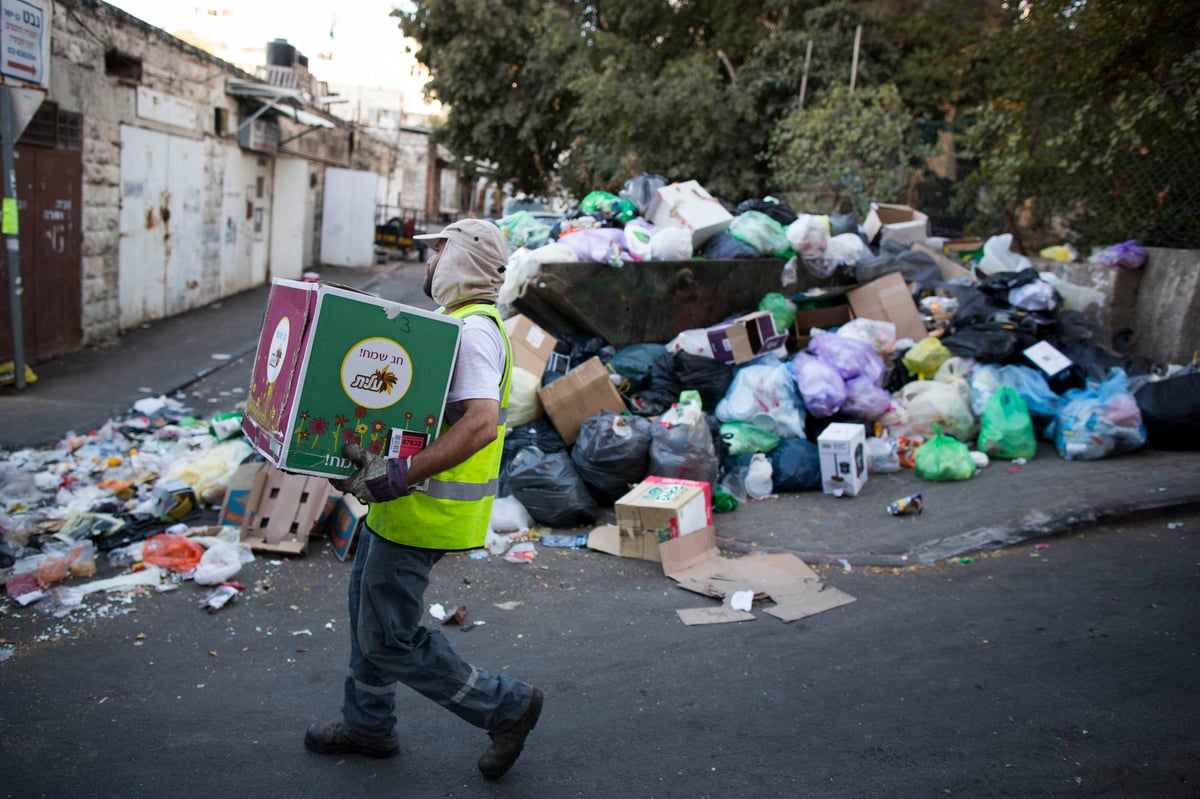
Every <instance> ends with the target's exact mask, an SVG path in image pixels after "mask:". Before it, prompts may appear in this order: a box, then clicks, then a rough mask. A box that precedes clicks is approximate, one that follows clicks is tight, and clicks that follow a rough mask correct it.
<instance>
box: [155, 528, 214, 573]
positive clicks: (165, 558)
mask: <svg viewBox="0 0 1200 799" xmlns="http://www.w3.org/2000/svg"><path fill="white" fill-rule="evenodd" d="M202 557H204V547H202V546H200V545H199V544H197V543H196V542H195V541H193V540H192V539H190V538H188V537H187V536H186V535H180V534H179V533H159V534H158V535H156V536H153V537H151V538H149V539H147V540H146V543H145V544H143V545H142V562H143V563H150V564H152V565H154V566H161V567H162V568H164V569H171V570H172V571H177V572H190V571H193V570H194V569H195V568H196V567H197V566H198V565H200V558H202Z"/></svg>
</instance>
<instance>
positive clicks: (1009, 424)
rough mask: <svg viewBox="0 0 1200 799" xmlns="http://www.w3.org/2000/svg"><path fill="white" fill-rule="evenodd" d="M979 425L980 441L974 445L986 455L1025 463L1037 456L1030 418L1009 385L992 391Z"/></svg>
mask: <svg viewBox="0 0 1200 799" xmlns="http://www.w3.org/2000/svg"><path fill="white" fill-rule="evenodd" d="M979 423H980V428H979V439H978V440H977V442H976V445H975V446H976V448H977V449H979V450H980V451H982V452H984V453H986V454H987V455H991V456H992V457H994V458H1004V459H1006V460H1015V459H1016V458H1025V459H1026V460H1028V459H1029V458H1032V457H1033V456H1034V455H1035V454H1037V436H1036V435H1035V434H1034V432H1033V418H1032V417H1031V416H1030V415H1029V408H1028V407H1027V406H1026V405H1025V400H1023V399H1021V395H1020V394H1018V393H1017V390H1016V389H1015V388H1013V387H1012V386H1001V387H1000V388H998V389H996V390H995V391H993V392H992V396H991V397H989V398H988V401H987V405H986V406H984V409H983V416H981V417H980V419H979Z"/></svg>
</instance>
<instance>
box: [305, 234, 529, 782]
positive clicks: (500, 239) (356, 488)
mask: <svg viewBox="0 0 1200 799" xmlns="http://www.w3.org/2000/svg"><path fill="white" fill-rule="evenodd" d="M418 238H420V239H422V240H424V241H425V242H426V243H427V245H428V246H429V248H430V256H429V260H428V265H427V267H426V272H425V293H426V294H428V295H429V296H430V297H431V298H433V300H434V301H435V302H437V303H438V304H439V305H441V306H442V308H441V311H442V312H443V313H447V314H449V315H451V316H455V317H458V318H460V319H462V320H463V328H462V335H461V338H460V344H459V351H458V359H457V362H456V364H455V367H454V373H453V375H452V377H451V380H450V390H449V394H448V395H447V399H446V410H445V414H444V415H445V417H446V422H445V426H444V427H443V428H442V431H441V434H440V435H439V436H438V437H437V438H435V439H434V441H433V442H432V443H431V444H430V445H429V446H428V447H426V448H425V449H423V450H421V451H420V452H418V453H416V454H415V455H412V456H411V457H410V458H407V459H399V458H392V459H386V460H385V459H383V458H380V457H378V456H377V455H374V454H372V453H369V452H366V451H365V450H363V449H362V448H361V447H359V446H357V445H355V444H347V445H346V447H345V449H344V451H343V454H344V455H345V456H346V457H347V458H348V459H349V460H350V461H352V462H353V463H354V464H355V465H356V466H358V467H359V468H358V471H357V472H355V473H354V474H352V475H351V476H349V477H348V478H346V479H344V480H334V481H332V482H333V485H334V487H335V488H337V489H338V490H340V491H343V492H345V493H348V494H353V495H354V496H356V497H357V498H358V499H360V500H362V501H363V502H365V503H367V504H368V506H369V510H368V512H367V519H366V529H365V530H364V531H363V533H362V534H361V535H360V537H359V540H358V543H357V552H356V553H355V557H354V567H353V569H352V571H351V573H350V590H349V596H350V670H349V674H348V675H347V677H346V682H345V688H344V698H343V703H342V718H341V720H338V721H329V722H324V723H322V722H317V723H315V724H313V725H311V726H310V727H309V728H308V730H307V732H306V733H305V735H304V745H305V747H307V748H308V749H309V750H311V751H313V752H319V753H321V754H339V755H340V754H346V753H358V754H363V755H369V756H371V757H392V756H394V755H396V754H397V753H398V752H399V751H400V736H399V735H397V733H396V730H395V727H396V702H395V688H396V684H397V683H403V684H404V685H407V686H408V687H409V688H412V689H413V690H415V691H417V692H419V693H421V694H424V695H425V696H427V697H428V698H430V699H432V700H433V701H435V702H437V703H439V704H441V705H442V706H444V707H445V708H446V709H447V710H449V711H450V712H452V713H454V714H456V715H457V716H459V718H462V719H463V720H465V721H467V722H468V723H470V724H474V725H475V726H476V727H479V728H481V729H483V730H486V731H487V733H488V735H489V736H490V738H491V743H490V745H489V746H488V748H487V750H486V751H485V752H484V753H483V755H482V756H481V757H480V758H479V763H478V766H479V770H480V771H481V772H482V773H483V776H484V777H486V778H487V779H489V780H494V779H496V778H498V777H500V776H501V775H503V774H504V773H505V772H507V771H508V770H509V768H511V767H512V765H513V763H515V762H516V760H517V758H518V757H519V756H520V754H521V750H522V748H523V747H524V745H525V739H526V737H527V736H528V735H529V731H530V730H532V729H533V728H534V725H535V724H537V720H538V716H539V715H540V714H541V711H542V692H541V691H540V690H539V689H537V688H534V687H533V686H531V685H529V684H527V683H524V682H521V681H520V680H516V679H513V678H512V677H509V676H507V675H503V674H492V673H490V672H488V671H485V670H484V669H481V668H479V667H477V666H473V665H471V664H469V663H466V662H464V661H463V659H462V658H460V657H459V656H458V655H457V654H456V653H455V652H454V650H453V648H451V646H450V642H449V641H447V640H446V638H445V636H444V635H442V633H441V632H439V631H437V630H430V629H428V628H426V627H423V626H422V625H421V623H420V622H421V616H422V614H423V612H424V599H423V595H424V593H425V588H426V587H427V586H428V585H429V573H430V570H431V569H432V568H433V566H434V564H436V563H437V562H438V561H439V560H441V559H442V557H443V556H444V555H445V554H446V553H447V552H453V551H459V550H467V549H475V548H478V547H480V546H483V543H484V538H485V537H486V535H487V530H488V520H489V518H490V516H491V509H492V500H493V499H494V497H495V493H496V484H497V479H498V477H499V474H500V456H501V454H502V449H503V444H504V424H505V410H506V408H507V407H508V395H509V387H510V384H511V377H512V349H511V346H510V344H509V340H508V336H507V334H506V333H505V330H504V325H503V323H502V320H501V318H500V314H499V312H498V311H497V310H496V304H495V303H496V298H497V297H498V296H499V292H500V287H501V285H502V284H503V277H502V274H501V273H502V272H503V270H504V266H505V263H506V262H507V260H508V246H507V244H506V242H505V240H504V236H503V234H502V233H501V232H500V229H499V228H498V227H496V225H494V224H493V223H491V222H488V221H486V220H479V219H464V220H460V221H458V222H454V223H452V224H450V225H448V226H447V227H446V228H445V229H443V230H442V231H441V232H440V233H432V234H428V235H424V236H420V237H418ZM421 481H427V482H426V483H425V485H422V486H420V489H419V490H418V489H417V488H414V486H417V485H418V484H419V483H421Z"/></svg>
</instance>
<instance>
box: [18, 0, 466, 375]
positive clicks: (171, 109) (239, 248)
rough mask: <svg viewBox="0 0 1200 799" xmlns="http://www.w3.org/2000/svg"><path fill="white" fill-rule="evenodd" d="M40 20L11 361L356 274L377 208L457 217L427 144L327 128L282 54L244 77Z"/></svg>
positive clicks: (92, 4) (25, 145)
mask: <svg viewBox="0 0 1200 799" xmlns="http://www.w3.org/2000/svg"><path fill="white" fill-rule="evenodd" d="M47 5H48V6H49V7H50V9H51V13H50V14H49V17H50V19H51V25H50V57H49V79H48V82H47V83H46V86H45V97H44V100H43V101H42V103H41V105H40V107H39V108H38V110H37V112H36V114H35V115H34V116H33V118H32V119H31V120H30V122H29V124H28V126H27V127H26V128H25V130H24V132H23V133H22V135H21V136H20V137H18V138H17V143H16V148H15V156H16V162H15V163H16V173H17V199H18V208H19V212H18V215H19V223H20V237H19V238H20V251H21V267H20V274H21V277H22V281H21V283H22V285H23V293H22V294H21V300H20V301H21V303H22V305H21V314H22V317H23V325H22V331H23V333H22V336H21V339H23V340H22V341H21V342H20V343H21V346H22V351H23V359H24V360H25V362H27V363H36V362H37V361H39V360H45V359H47V358H51V357H54V356H57V355H61V354H64V353H68V352H74V351H78V350H80V349H83V348H85V347H87V346H90V345H98V344H102V343H104V342H106V341H109V340H111V339H113V338H115V337H116V336H118V335H120V334H121V333H122V332H124V331H128V330H131V329H133V328H136V327H138V326H139V325H142V324H145V323H148V322H152V321H154V320H156V319H161V318H164V317H168V316H172V315H175V314H179V313H183V312H185V311H188V310H191V309H194V308H199V307H202V306H204V305H207V304H210V303H212V302H214V301H217V300H220V299H221V298H223V297H228V296H231V295H233V294H236V293H239V292H242V291H245V290H248V289H251V288H254V287H256V286H259V285H261V284H263V283H264V282H267V281H269V280H270V279H272V278H275V277H279V278H292V279H299V278H300V277H302V275H303V273H304V272H305V271H308V270H310V269H314V268H317V267H319V266H320V265H321V264H323V263H336V264H339V265H347V266H369V265H370V264H371V263H372V262H373V256H374V253H373V246H372V243H373V231H374V224H375V222H376V221H380V220H378V219H377V217H378V216H379V215H380V214H384V213H387V209H386V206H393V205H397V204H401V205H404V206H410V207H413V208H417V209H419V210H420V215H422V216H423V217H433V218H437V217H447V216H457V215H459V213H458V212H459V209H458V208H457V207H456V206H455V205H454V201H455V199H456V197H457V196H458V194H459V192H457V190H456V189H454V188H453V181H454V176H453V169H448V168H447V167H448V166H449V165H450V159H449V156H448V154H446V153H444V152H439V151H438V150H437V149H436V148H435V147H434V146H433V145H431V144H430V137H429V133H428V131H427V130H422V129H420V128H413V127H407V128H396V129H392V130H379V129H372V128H369V127H365V126H363V125H360V124H358V123H356V122H351V121H347V120H345V119H342V118H340V117H338V116H335V115H333V114H332V113H330V112H329V106H328V102H329V101H330V100H331V99H333V98H330V97H329V95H328V89H327V87H326V86H325V85H323V84H321V83H320V82H319V81H317V80H316V79H315V78H314V77H313V76H312V75H311V74H310V73H309V72H308V70H307V62H306V60H305V59H304V58H303V56H302V55H301V54H299V53H296V52H294V48H292V49H291V50H290V51H289V49H288V47H287V46H286V42H283V43H282V46H276V47H274V48H271V47H269V48H268V59H267V60H268V63H267V64H265V65H263V68H262V69H258V70H256V71H255V73H254V74H251V73H249V72H246V71H244V70H242V69H240V68H238V67H236V66H235V65H233V64H231V63H229V62H226V61H223V60H221V59H219V58H217V57H215V56H213V55H211V54H210V53H208V52H206V51H204V50H201V49H199V48H197V47H195V46H193V45H190V44H188V43H186V42H184V41H183V40H181V39H178V38H176V37H174V36H171V35H170V34H168V33H166V32H165V31H163V30H160V29H158V28H155V27H153V26H151V25H149V24H147V23H145V22H143V21H141V20H139V19H137V18H136V17H133V16H130V15H129V14H126V13H125V12H123V11H121V10H119V9H117V8H115V7H113V6H110V5H108V4H106V3H104V2H100V0H57V1H56V2H54V3H53V4H52V5H51V4H47ZM275 44H279V43H278V42H276V43H275ZM347 176H350V177H352V178H353V180H350V181H347V180H345V178H346V177H347ZM447 179H449V180H450V181H451V190H450V191H449V192H447V191H446V190H445V186H446V185H447V183H446V181H447ZM431 185H432V187H433V190H432V191H431V190H430V187H431ZM329 186H336V187H337V189H336V191H332V192H331V191H329V190H327V189H328V187H329ZM347 187H353V188H350V189H348V188H347ZM364 195H365V196H364ZM417 198H419V200H417ZM0 270H3V274H4V278H5V280H4V282H5V283H6V284H7V283H8V273H7V271H6V270H7V266H3V267H0ZM10 302H11V300H5V301H3V302H2V303H0V307H2V308H3V310H4V312H5V313H4V321H3V322H2V323H0V361H5V360H10V359H12V358H13V353H14V339H15V336H14V335H13V330H12V321H11V320H12V309H11V308H10V307H9V303H10Z"/></svg>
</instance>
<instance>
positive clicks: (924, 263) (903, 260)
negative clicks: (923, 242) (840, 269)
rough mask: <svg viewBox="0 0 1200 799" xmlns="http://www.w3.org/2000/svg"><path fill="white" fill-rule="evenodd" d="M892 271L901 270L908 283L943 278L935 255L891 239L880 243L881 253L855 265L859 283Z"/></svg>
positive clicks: (928, 281) (855, 274)
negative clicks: (934, 258)
mask: <svg viewBox="0 0 1200 799" xmlns="http://www.w3.org/2000/svg"><path fill="white" fill-rule="evenodd" d="M892 272H899V273H900V274H901V275H903V276H904V280H905V282H907V283H917V284H924V283H930V282H934V281H937V280H941V278H942V271H941V269H939V268H938V265H937V261H935V260H933V256H931V255H929V254H928V253H924V252H921V251H920V250H914V249H911V248H910V247H909V246H908V245H907V244H902V243H900V242H897V241H892V240H891V239H884V240H883V243H882V244H880V245H879V255H877V256H875V257H874V258H864V259H860V260H859V261H858V263H857V264H855V265H854V279H855V281H857V282H858V283H859V285H862V284H863V283H870V282H871V281H872V280H875V279H876V278H880V277H883V276H884V275H887V274H891V273H892Z"/></svg>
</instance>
